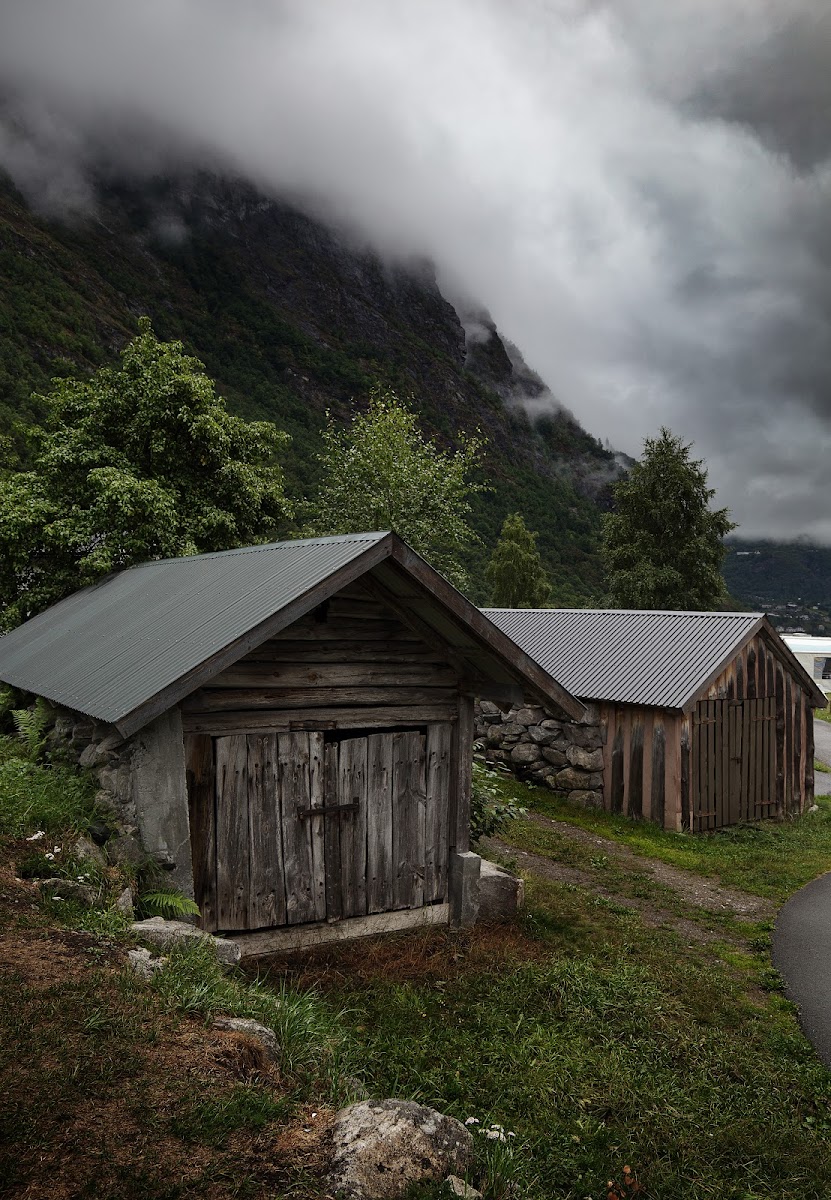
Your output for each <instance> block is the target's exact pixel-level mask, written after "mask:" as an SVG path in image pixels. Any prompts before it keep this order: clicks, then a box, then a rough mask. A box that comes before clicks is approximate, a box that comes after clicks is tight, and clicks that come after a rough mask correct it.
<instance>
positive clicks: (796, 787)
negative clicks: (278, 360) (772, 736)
mask: <svg viewBox="0 0 831 1200" xmlns="http://www.w3.org/2000/svg"><path fill="white" fill-rule="evenodd" d="M803 789H804V777H803V766H802V688H801V687H798V686H797V685H796V684H794V687H793V798H794V811H795V812H798V813H799V812H802V802H803V795H804V791H803Z"/></svg>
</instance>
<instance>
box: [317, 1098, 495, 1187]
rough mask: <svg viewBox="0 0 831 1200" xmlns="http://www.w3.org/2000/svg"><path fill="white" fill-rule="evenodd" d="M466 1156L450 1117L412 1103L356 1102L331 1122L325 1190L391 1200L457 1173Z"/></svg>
mask: <svg viewBox="0 0 831 1200" xmlns="http://www.w3.org/2000/svg"><path fill="white" fill-rule="evenodd" d="M472 1151H473V1139H472V1138H471V1136H470V1133H469V1131H468V1130H467V1129H465V1127H464V1125H462V1123H461V1121H457V1120H456V1119H455V1118H454V1117H448V1116H445V1115H444V1114H443V1113H440V1112H436V1111H435V1109H432V1108H426V1107H425V1106H424V1105H422V1104H416V1103H414V1101H412V1100H361V1101H360V1102H359V1103H358V1104H350V1105H349V1107H348V1108H344V1109H341V1111H340V1112H339V1113H338V1114H337V1117H336V1118H335V1124H334V1128H333V1130H332V1149H331V1157H330V1161H329V1167H328V1170H327V1177H326V1183H327V1188H328V1190H329V1191H331V1192H332V1193H334V1194H336V1195H338V1196H342V1197H344V1200H397V1198H398V1197H400V1196H403V1195H405V1194H406V1192H407V1191H408V1190H409V1189H410V1188H411V1187H412V1186H413V1185H414V1184H418V1183H431V1182H436V1183H438V1182H440V1181H441V1180H444V1179H446V1178H447V1176H448V1174H454V1173H456V1172H462V1173H463V1172H464V1170H465V1168H466V1166H467V1164H468V1162H469V1161H470V1158H471V1154H472Z"/></svg>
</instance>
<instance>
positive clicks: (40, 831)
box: [26, 829, 46, 842]
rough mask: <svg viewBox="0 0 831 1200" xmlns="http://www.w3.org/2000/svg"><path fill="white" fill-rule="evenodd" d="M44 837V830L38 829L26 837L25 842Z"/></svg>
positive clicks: (37, 840)
mask: <svg viewBox="0 0 831 1200" xmlns="http://www.w3.org/2000/svg"><path fill="white" fill-rule="evenodd" d="M45 837H46V834H45V832H44V831H43V830H42V829H39V830H38V831H37V833H33V834H32V836H31V837H27V838H26V841H27V842H39V841H40V839H41V838H45Z"/></svg>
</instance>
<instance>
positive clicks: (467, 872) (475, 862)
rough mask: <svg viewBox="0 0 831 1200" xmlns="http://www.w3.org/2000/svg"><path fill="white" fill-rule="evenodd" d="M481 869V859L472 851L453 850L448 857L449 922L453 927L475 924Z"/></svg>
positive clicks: (477, 913)
mask: <svg viewBox="0 0 831 1200" xmlns="http://www.w3.org/2000/svg"><path fill="white" fill-rule="evenodd" d="M481 867H482V859H481V857H480V856H479V855H478V854H474V853H473V851H472V850H461V851H460V850H455V851H454V852H453V853H452V854H451V856H450V888H449V891H450V921H451V923H452V924H453V925H464V926H467V925H475V924H476V919H477V917H478V915H479V872H480V870H481Z"/></svg>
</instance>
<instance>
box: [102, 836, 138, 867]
mask: <svg viewBox="0 0 831 1200" xmlns="http://www.w3.org/2000/svg"><path fill="white" fill-rule="evenodd" d="M107 859H108V861H109V862H110V863H112V865H113V866H114V867H138V866H141V865H142V864H143V863H145V862H147V854H146V853H145V850H144V847H143V846H142V844H141V842H140V841H139V839H138V838H137V837H136V834H135V832H126V833H120V834H118V835H117V836H116V837H111V838H110V840H109V841H108V842H107Z"/></svg>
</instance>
